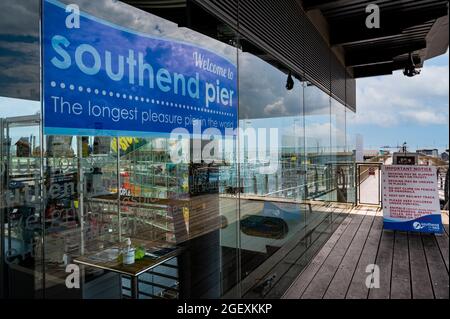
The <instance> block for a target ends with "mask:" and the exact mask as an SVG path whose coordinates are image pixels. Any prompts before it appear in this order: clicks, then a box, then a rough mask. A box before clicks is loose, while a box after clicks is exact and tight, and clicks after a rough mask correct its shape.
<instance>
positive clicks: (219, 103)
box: [42, 0, 238, 136]
mask: <svg viewBox="0 0 450 319" xmlns="http://www.w3.org/2000/svg"><path fill="white" fill-rule="evenodd" d="M69 12H70V10H69ZM69 14H70V13H67V12H66V5H65V4H62V3H60V2H58V1H55V0H43V17H42V21H43V22H42V26H43V43H42V49H43V102H44V133H45V134H55V135H101V136H120V135H121V136H147V135H151V134H157V135H161V134H170V133H171V132H172V131H173V130H174V129H180V128H181V129H183V131H184V132H186V133H189V134H196V133H199V132H197V129H198V128H199V127H201V130H200V133H201V131H202V130H204V129H207V128H214V129H216V132H217V134H218V132H219V131H220V133H221V134H222V135H233V134H234V133H233V132H232V131H233V130H234V129H235V128H236V127H237V104H238V96H237V94H238V90H237V69H236V65H235V64H234V63H233V62H231V61H229V60H228V59H226V58H224V57H222V56H220V55H218V54H216V53H214V52H212V51H209V50H206V49H204V48H199V47H197V46H194V45H192V44H188V43H184V42H181V41H177V40H171V39H161V38H157V37H153V36H151V35H146V34H141V33H138V32H135V31H131V30H128V29H125V28H123V27H120V26H117V25H113V24H111V23H109V22H107V21H104V20H101V19H98V18H96V17H93V16H91V15H89V14H87V13H83V12H81V13H80V14H79V22H80V23H79V26H78V27H77V26H73V25H67V21H66V20H67V17H68V15H69ZM195 127H197V129H196V128H195Z"/></svg>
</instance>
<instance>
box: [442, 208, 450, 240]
mask: <svg viewBox="0 0 450 319" xmlns="http://www.w3.org/2000/svg"><path fill="white" fill-rule="evenodd" d="M441 216H442V224H443V226H444V232H445V233H446V234H447V236H449V232H448V224H449V218H448V211H445V212H442V214H441Z"/></svg>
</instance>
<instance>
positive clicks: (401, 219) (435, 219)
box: [381, 165, 443, 233]
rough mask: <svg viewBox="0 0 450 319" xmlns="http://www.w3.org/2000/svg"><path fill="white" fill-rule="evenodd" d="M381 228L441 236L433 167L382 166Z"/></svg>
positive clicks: (439, 211) (434, 168) (439, 212)
mask: <svg viewBox="0 0 450 319" xmlns="http://www.w3.org/2000/svg"><path fill="white" fill-rule="evenodd" d="M381 178H382V193H383V215H384V228H385V229H392V230H401V231H415V232H425V233H442V231H443V228H442V219H441V210H440V203H439V193H438V186H437V177H436V167H433V166H410V165H384V166H383V167H382V177H381Z"/></svg>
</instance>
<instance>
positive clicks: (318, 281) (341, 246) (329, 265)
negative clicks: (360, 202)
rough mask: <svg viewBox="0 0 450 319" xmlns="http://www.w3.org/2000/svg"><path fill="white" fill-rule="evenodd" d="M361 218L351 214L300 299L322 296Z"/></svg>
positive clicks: (361, 216) (362, 216)
mask: <svg viewBox="0 0 450 319" xmlns="http://www.w3.org/2000/svg"><path fill="white" fill-rule="evenodd" d="M363 218H364V215H360V214H357V215H352V221H351V222H350V224H349V226H348V227H347V228H346V230H345V231H344V233H343V234H342V236H341V237H340V238H339V240H338V241H337V243H336V245H335V246H334V248H333V249H332V251H331V252H330V254H329V255H328V257H327V258H326V260H325V262H324V263H323V265H322V266H321V267H320V269H319V271H318V272H317V274H316V276H315V277H314V279H313V280H312V281H311V283H310V284H309V286H308V287H307V288H306V290H305V292H304V293H303V295H302V297H301V298H302V299H320V298H323V296H324V294H325V292H326V290H327V288H328V286H329V284H330V282H331V280H332V279H333V276H334V274H335V273H336V271H337V269H338V267H339V264H340V263H341V261H342V259H343V257H344V255H345V253H346V252H347V250H348V248H349V246H350V243H351V242H352V240H353V237H354V236H355V234H356V232H357V230H358V228H359V226H360V224H361V222H362V220H363Z"/></svg>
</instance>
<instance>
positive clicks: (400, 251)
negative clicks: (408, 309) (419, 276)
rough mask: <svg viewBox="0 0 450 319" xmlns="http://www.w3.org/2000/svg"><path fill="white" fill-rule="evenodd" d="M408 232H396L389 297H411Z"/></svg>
mask: <svg viewBox="0 0 450 319" xmlns="http://www.w3.org/2000/svg"><path fill="white" fill-rule="evenodd" d="M411 297H412V294H411V277H410V272H409V250H408V234H407V233H406V232H396V233H395V239H394V256H393V262H392V277H391V299H411Z"/></svg>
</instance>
